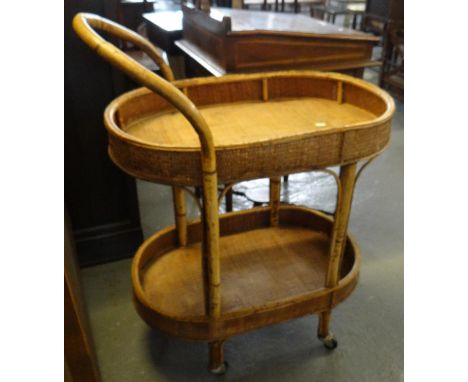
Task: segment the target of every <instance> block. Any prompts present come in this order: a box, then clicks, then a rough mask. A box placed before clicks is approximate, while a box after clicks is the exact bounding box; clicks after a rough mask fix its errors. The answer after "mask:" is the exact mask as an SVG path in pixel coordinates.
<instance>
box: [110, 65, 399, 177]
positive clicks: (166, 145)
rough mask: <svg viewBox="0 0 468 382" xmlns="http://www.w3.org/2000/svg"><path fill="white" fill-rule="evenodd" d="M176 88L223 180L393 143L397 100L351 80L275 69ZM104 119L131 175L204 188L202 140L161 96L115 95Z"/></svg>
mask: <svg viewBox="0 0 468 382" xmlns="http://www.w3.org/2000/svg"><path fill="white" fill-rule="evenodd" d="M174 84H175V86H176V87H177V88H179V89H180V90H181V91H183V92H184V93H185V94H186V95H187V96H188V97H189V98H190V100H191V101H192V102H193V103H194V104H195V106H196V107H197V108H198V109H199V110H200V112H201V114H202V115H203V117H204V118H205V120H206V122H207V124H208V126H209V127H210V130H211V132H212V134H213V139H214V143H215V148H216V161H217V172H218V181H219V182H220V183H229V182H234V181H240V180H247V179H254V178H258V177H269V176H276V175H282V174H286V173H294V172H299V171H306V170H310V169H314V168H319V167H326V166H331V165H338V164H344V163H348V162H354V161H357V160H360V159H364V158H367V157H371V156H373V155H376V154H377V153H379V152H380V151H382V150H383V149H384V148H385V147H386V145H387V144H388V142H389V137H390V123H391V117H392V115H393V111H394V104H393V100H392V99H391V97H390V96H389V95H388V94H387V93H386V92H384V91H383V90H381V89H379V88H378V87H376V86H374V85H372V84H369V83H367V82H365V81H362V80H358V79H356V78H353V77H350V76H346V75H342V74H337V73H321V72H313V71H304V72H278V73H261V74H253V75H230V76H225V77H221V78H214V77H208V78H195V79H191V80H183V81H177V82H175V83H174ZM105 123H106V128H107V130H108V132H109V153H110V156H111V158H112V159H113V161H114V162H115V163H116V164H117V165H118V166H119V167H121V168H122V169H123V170H124V171H126V172H127V173H129V174H130V175H132V176H135V177H138V178H142V179H146V180H150V181H156V182H158V183H165V184H173V185H199V184H201V174H202V172H201V164H200V142H199V140H198V136H197V135H196V133H195V131H194V130H193V128H192V127H191V125H190V123H189V122H188V121H187V120H186V119H185V117H184V116H182V114H180V113H179V112H178V111H176V110H175V109H174V108H173V107H172V106H171V105H169V104H168V103H167V102H166V101H165V100H164V99H162V98H161V97H160V96H158V95H157V94H155V93H153V92H151V91H150V90H148V89H145V88H142V89H138V90H135V91H132V92H129V93H126V94H124V95H122V96H120V97H119V98H117V99H116V100H114V101H113V102H112V103H111V104H110V105H109V107H108V108H107V109H106V112H105Z"/></svg>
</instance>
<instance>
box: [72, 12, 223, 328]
mask: <svg viewBox="0 0 468 382" xmlns="http://www.w3.org/2000/svg"><path fill="white" fill-rule="evenodd" d="M73 28H74V30H75V32H76V33H77V34H78V36H79V37H80V38H81V39H82V40H83V41H84V42H85V43H86V44H87V45H88V46H89V47H90V48H91V49H93V50H94V51H96V53H97V54H99V55H100V56H101V57H102V58H104V59H105V60H106V61H108V62H110V63H111V64H112V65H114V66H116V67H117V68H119V69H120V70H122V71H123V72H125V73H126V74H127V75H129V76H130V77H132V78H133V79H134V80H136V81H137V82H139V83H141V84H142V85H144V86H146V87H147V88H149V89H151V90H152V91H154V92H155V93H157V94H159V95H160V96H161V97H163V98H164V99H165V100H166V101H168V102H169V103H170V104H171V105H173V106H174V107H175V108H176V109H177V110H179V111H180V112H181V113H182V114H183V115H184V116H185V118H187V120H188V121H189V122H190V124H191V125H192V127H193V128H194V129H195V131H196V133H197V134H198V138H199V139H200V145H201V167H202V171H203V178H202V179H203V217H204V219H203V223H204V224H203V225H204V235H203V236H204V239H205V240H204V245H203V253H204V258H205V267H206V269H205V275H207V278H206V279H205V280H206V282H207V284H208V285H206V288H207V297H208V298H207V308H208V309H207V310H208V311H207V313H208V315H209V316H210V317H212V318H214V319H216V318H217V317H219V316H220V313H221V294H220V283H221V275H220V261H219V219H218V200H217V199H218V178H217V174H216V153H215V148H214V143H213V135H212V134H211V131H210V129H209V127H208V125H207V123H206V121H205V119H204V118H203V116H202V115H201V113H200V111H199V110H198V109H197V107H196V106H195V105H194V104H193V103H192V101H190V99H188V98H187V96H185V95H184V94H183V93H182V92H181V91H180V90H179V89H177V88H176V87H175V86H174V85H172V84H171V83H170V82H168V81H166V80H165V79H163V78H161V77H160V76H158V75H156V74H154V73H153V72H151V71H149V70H148V69H146V68H145V67H144V66H143V65H141V64H139V63H138V62H136V61H135V60H133V59H132V58H131V57H129V56H128V55H126V54H125V53H124V52H122V51H121V50H120V49H118V48H117V47H116V46H115V45H113V44H111V43H110V42H108V41H106V40H104V39H103V38H102V37H101V36H100V35H99V34H97V33H96V32H95V31H94V29H93V28H96V29H100V30H103V31H105V32H108V33H110V34H112V35H114V36H116V37H119V38H122V39H125V40H128V41H130V42H132V43H134V44H135V45H137V46H139V47H140V48H142V49H143V50H144V51H145V52H146V53H147V54H148V55H149V56H150V57H151V58H153V59H154V60H155V61H156V60H157V59H159V58H157V57H160V56H159V54H158V52H157V51H156V49H155V47H154V46H153V45H152V44H151V43H150V42H149V41H147V40H145V39H144V38H142V37H141V36H140V35H138V34H137V33H135V32H133V31H131V30H130V29H127V28H124V27H122V26H120V25H119V24H117V23H114V22H112V21H110V20H107V19H105V18H103V17H100V16H97V15H94V14H90V13H78V14H77V15H75V17H74V18H73ZM157 63H158V64H159V62H157ZM164 64H165V63H164ZM163 67H164V65H161V69H162V68H163ZM169 69H170V68H169Z"/></svg>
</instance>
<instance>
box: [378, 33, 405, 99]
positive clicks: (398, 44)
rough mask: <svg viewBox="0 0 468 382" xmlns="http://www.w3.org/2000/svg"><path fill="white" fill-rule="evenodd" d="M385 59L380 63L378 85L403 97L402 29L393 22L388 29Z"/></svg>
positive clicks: (400, 97)
mask: <svg viewBox="0 0 468 382" xmlns="http://www.w3.org/2000/svg"><path fill="white" fill-rule="evenodd" d="M386 49H387V50H388V52H387V54H385V61H384V63H383V65H382V72H381V77H380V86H382V87H384V88H386V89H388V90H389V91H392V92H393V93H394V94H395V96H396V97H398V98H399V99H400V100H403V98H404V31H403V27H398V25H396V24H393V25H392V26H391V27H390V28H389V31H388V41H387V46H386Z"/></svg>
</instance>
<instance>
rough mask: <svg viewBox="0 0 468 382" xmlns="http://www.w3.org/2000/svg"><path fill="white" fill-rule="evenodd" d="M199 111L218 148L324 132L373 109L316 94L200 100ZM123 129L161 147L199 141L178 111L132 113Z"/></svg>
mask: <svg viewBox="0 0 468 382" xmlns="http://www.w3.org/2000/svg"><path fill="white" fill-rule="evenodd" d="M200 111H201V113H202V115H203V117H204V118H205V120H206V122H207V123H208V125H209V126H210V129H211V132H212V133H213V138H214V143H215V145H216V146H217V147H219V148H221V147H226V148H228V147H229V146H238V145H245V144H250V143H257V142H265V141H269V140H272V139H284V138H288V137H294V136H300V135H303V134H307V133H311V132H314V131H317V132H324V131H327V130H330V129H333V128H340V127H342V126H343V125H348V124H354V123H361V122H369V121H372V120H373V119H374V118H375V115H374V114H372V113H370V112H369V111H367V110H364V109H361V108H359V107H357V106H354V105H351V104H348V103H343V104H338V103H337V102H335V101H332V100H327V99H320V98H302V99H293V100H291V99H278V100H273V101H271V102H244V103H233V104H224V105H223V104H221V105H213V106H203V107H201V108H200ZM125 132H127V133H128V134H131V135H133V136H134V137H136V138H139V139H141V140H144V141H145V142H148V143H151V144H155V145H158V146H161V147H167V148H179V149H195V148H199V147H200V141H199V139H198V136H197V134H196V133H195V131H194V130H193V128H192V126H191V125H190V123H189V122H188V121H187V120H186V119H185V118H184V117H183V116H182V115H181V114H180V113H178V112H168V113H158V114H155V115H151V116H147V117H145V118H142V119H136V120H135V121H132V123H131V124H129V125H128V126H127V127H126V128H125Z"/></svg>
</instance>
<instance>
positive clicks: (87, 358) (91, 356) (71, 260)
mask: <svg viewBox="0 0 468 382" xmlns="http://www.w3.org/2000/svg"><path fill="white" fill-rule="evenodd" d="M64 242H65V254H64V266H65V282H64V286H65V292H64V324H65V325H64V339H65V341H64V351H65V371H66V375H67V376H68V380H70V381H75V382H99V381H100V380H101V379H100V376H99V369H98V365H97V359H96V353H95V351H94V344H93V339H92V335H91V330H90V327H89V322H88V316H87V314H86V308H85V303H84V299H83V296H82V292H81V286H80V278H79V271H78V264H77V261H76V253H75V245H74V241H73V233H72V232H71V229H70V224H69V221H68V218H67V216H66V217H65V238H64Z"/></svg>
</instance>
